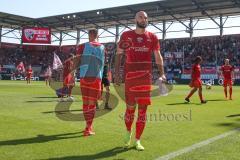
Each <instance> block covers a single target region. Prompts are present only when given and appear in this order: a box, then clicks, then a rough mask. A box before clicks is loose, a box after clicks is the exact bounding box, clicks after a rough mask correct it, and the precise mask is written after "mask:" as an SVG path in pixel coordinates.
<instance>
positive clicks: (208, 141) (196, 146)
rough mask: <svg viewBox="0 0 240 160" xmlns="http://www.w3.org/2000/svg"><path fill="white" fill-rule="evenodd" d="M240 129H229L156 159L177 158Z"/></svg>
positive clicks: (167, 159)
mask: <svg viewBox="0 0 240 160" xmlns="http://www.w3.org/2000/svg"><path fill="white" fill-rule="evenodd" d="M239 131H240V128H237V129H234V130H232V131H229V132H226V133H223V134H220V135H218V136H216V137H213V138H210V139H207V140H205V141H202V142H199V143H196V144H194V145H192V146H189V147H186V148H183V149H180V150H178V151H175V152H172V153H169V154H167V155H165V156H161V157H158V158H157V159H156V160H170V159H172V158H175V157H177V156H180V155H182V154H184V153H188V152H191V151H193V150H195V149H198V148H201V147H203V146H206V145H208V144H210V143H213V142H215V141H217V140H220V139H222V138H225V137H228V136H230V135H233V134H235V133H237V132H239Z"/></svg>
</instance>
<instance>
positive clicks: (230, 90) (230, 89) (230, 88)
mask: <svg viewBox="0 0 240 160" xmlns="http://www.w3.org/2000/svg"><path fill="white" fill-rule="evenodd" d="M229 94H230V98H232V87H229Z"/></svg>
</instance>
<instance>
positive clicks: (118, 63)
mask: <svg viewBox="0 0 240 160" xmlns="http://www.w3.org/2000/svg"><path fill="white" fill-rule="evenodd" d="M123 55H124V50H123V49H121V48H120V47H119V45H118V46H117V53H116V58H115V84H116V85H120V66H121V60H122V57H123Z"/></svg>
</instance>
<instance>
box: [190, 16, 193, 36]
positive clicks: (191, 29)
mask: <svg viewBox="0 0 240 160" xmlns="http://www.w3.org/2000/svg"><path fill="white" fill-rule="evenodd" d="M189 35H190V39H192V37H193V18H192V17H191V18H190V22H189Z"/></svg>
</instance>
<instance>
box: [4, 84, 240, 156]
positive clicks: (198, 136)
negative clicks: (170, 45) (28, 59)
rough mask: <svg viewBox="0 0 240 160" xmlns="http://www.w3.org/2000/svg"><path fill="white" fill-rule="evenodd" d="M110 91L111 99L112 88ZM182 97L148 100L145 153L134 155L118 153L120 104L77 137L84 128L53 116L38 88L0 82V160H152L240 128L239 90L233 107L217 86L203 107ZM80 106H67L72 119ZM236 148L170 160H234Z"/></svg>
mask: <svg viewBox="0 0 240 160" xmlns="http://www.w3.org/2000/svg"><path fill="white" fill-rule="evenodd" d="M111 91H112V93H113V94H116V92H115V91H114V88H113V87H112V88H111ZM188 92H189V87H188V86H187V85H176V86H174V89H173V91H172V92H171V93H170V95H169V96H167V97H154V98H153V99H152V105H151V106H150V107H149V109H148V122H147V125H146V128H145V131H144V134H143V135H142V140H141V142H142V144H143V146H144V147H145V151H143V152H138V151H136V150H135V149H134V148H133V147H131V148H129V149H123V148H122V146H123V138H124V133H125V125H124V121H123V119H122V117H123V114H124V111H125V104H124V102H123V101H122V100H120V101H119V103H118V106H117V107H116V108H115V109H114V110H113V111H111V112H109V113H107V114H104V115H103V116H100V117H98V118H96V119H95V120H94V130H95V132H96V135H95V136H91V137H83V136H82V130H83V129H84V127H85V123H84V122H82V121H64V120H61V119H59V117H57V116H56V114H55V112H54V111H55V107H56V105H57V104H58V102H57V98H55V93H54V91H53V90H52V89H51V88H50V87H47V86H45V83H44V82H32V84H31V85H27V84H26V83H25V82H22V81H0V159H1V160H88V159H108V160H112V159H114V160H152V159H156V158H158V157H161V156H164V155H167V154H169V153H171V152H174V151H177V150H180V149H182V148H185V147H188V146H191V145H193V144H196V143H198V142H201V141H204V140H207V139H209V138H212V137H214V136H217V135H220V134H222V133H225V132H228V131H231V130H233V129H235V128H240V99H239V97H240V87H237V86H234V88H233V98H234V100H233V101H229V100H228V101H227V100H224V96H223V88H222V87H221V86H213V87H212V89H211V90H206V89H205V88H204V89H203V95H204V97H205V98H206V100H208V103H207V104H203V105H201V104H200V101H199V99H198V96H197V94H195V95H194V96H193V98H192V99H191V103H190V104H185V103H183V102H184V97H185V95H186V94H187V93H188ZM81 104H82V102H81V98H80V96H78V95H76V96H75V102H74V103H73V104H72V105H71V110H72V113H73V114H79V113H80V111H79V110H81ZM134 126H135V125H134ZM134 131H135V129H134ZM132 142H134V138H133V139H132ZM239 143H240V134H239V133H236V134H234V135H231V136H229V137H226V138H223V139H221V140H218V141H216V142H214V143H211V144H209V145H207V146H204V147H202V148H199V149H196V150H193V151H191V152H189V153H186V154H183V155H180V156H178V157H176V158H174V159H176V160H186V159H187V160H188V159H189V160H195V159H196V160H199V159H205V160H206V159H207V160H216V159H221V160H222V159H226V160H233V159H239V157H240V153H239V150H240V145H239Z"/></svg>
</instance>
